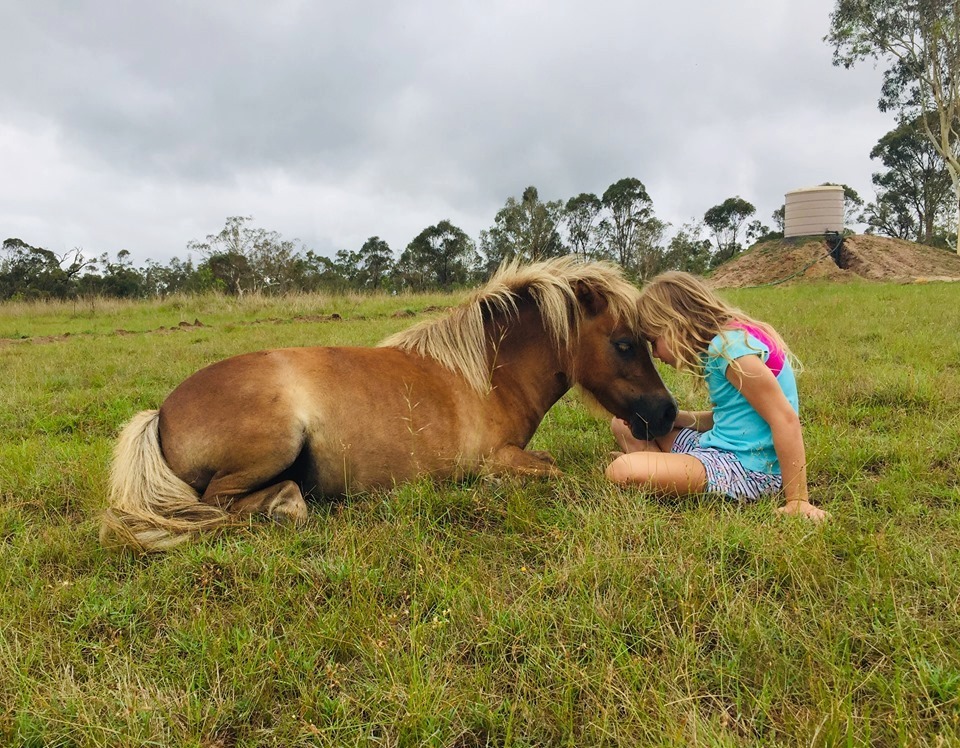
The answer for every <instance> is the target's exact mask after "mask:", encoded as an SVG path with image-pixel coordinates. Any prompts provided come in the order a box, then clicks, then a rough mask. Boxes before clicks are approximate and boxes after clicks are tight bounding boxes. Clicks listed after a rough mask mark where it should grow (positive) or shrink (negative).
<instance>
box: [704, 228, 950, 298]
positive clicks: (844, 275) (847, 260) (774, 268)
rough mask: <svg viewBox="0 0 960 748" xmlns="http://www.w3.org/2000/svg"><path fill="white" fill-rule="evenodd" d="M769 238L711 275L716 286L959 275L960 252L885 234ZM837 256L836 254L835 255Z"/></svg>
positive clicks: (943, 278)
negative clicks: (838, 240)
mask: <svg viewBox="0 0 960 748" xmlns="http://www.w3.org/2000/svg"><path fill="white" fill-rule="evenodd" d="M834 244H835V240H827V239H825V238H823V237H798V238H796V239H773V240H770V241H766V242H761V243H759V244H755V245H754V246H752V247H750V249H748V250H746V251H745V252H743V253H742V254H740V255H737V256H736V257H734V258H733V259H732V260H730V261H729V262H727V263H724V264H723V265H721V266H720V267H719V268H717V269H716V271H714V273H713V275H711V276H710V283H711V284H712V285H713V286H715V287H717V288H743V287H745V286H761V285H766V284H771V283H777V282H783V283H804V282H810V281H849V280H855V279H861V280H872V281H887V282H898V283H916V282H923V281H960V256H958V255H956V254H955V253H953V252H947V251H944V250H942V249H936V248H934V247H927V246H925V245H923V244H914V243H913V242H908V241H904V240H902V239H890V238H888V237H884V236H870V235H867V234H854V235H853V236H847V237H844V240H843V244H842V245H841V246H840V248H839V250H838V251H837V252H835V253H834V255H831V250H832V249H833V248H834ZM834 257H836V259H834Z"/></svg>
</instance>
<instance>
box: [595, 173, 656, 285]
mask: <svg viewBox="0 0 960 748" xmlns="http://www.w3.org/2000/svg"><path fill="white" fill-rule="evenodd" d="M600 200H601V202H602V203H603V207H604V210H605V211H606V215H605V217H604V222H603V229H602V230H603V233H604V236H605V239H606V251H607V254H608V256H609V257H610V258H611V259H613V260H615V261H616V262H618V263H620V266H621V267H622V268H623V269H624V270H626V271H627V272H628V273H633V274H639V270H640V266H641V265H645V264H648V263H645V262H642V261H641V255H642V249H643V248H642V247H641V237H642V236H644V234H649V233H650V232H649V231H645V228H647V224H648V222H649V221H650V220H651V219H653V201H652V200H651V199H650V195H648V194H647V188H646V187H644V185H643V182H641V181H640V180H639V179H636V178H635V177H626V178H624V179H621V180H619V181H617V182H614V183H613V184H611V185H610V186H609V187H607V189H606V190H604V193H603V196H602V197H601V198H600ZM662 229H663V225H662V224H661V226H660V230H661V231H660V233H662Z"/></svg>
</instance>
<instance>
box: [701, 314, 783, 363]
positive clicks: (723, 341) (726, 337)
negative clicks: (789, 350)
mask: <svg viewBox="0 0 960 748" xmlns="http://www.w3.org/2000/svg"><path fill="white" fill-rule="evenodd" d="M707 354H708V357H709V358H710V359H713V360H717V359H720V360H722V361H724V362H726V363H729V362H730V361H733V360H735V359H737V358H740V357H741V356H750V355H753V356H760V358H761V359H762V360H763V361H764V363H766V365H767V367H768V368H769V369H770V370H771V371H773V373H774V375H777V374H779V373H780V371H781V370H782V369H783V365H784V360H785V354H784V351H783V350H781V348H780V347H779V346H778V345H777V344H776V342H775V341H774V340H773V339H772V338H771V337H770V336H769V335H768V334H767V333H766V332H765V331H764V330H763V329H761V328H759V327H757V326H755V325H751V324H747V323H745V322H741V321H739V320H733V321H731V322H730V323H728V324H727V326H726V327H725V328H724V329H722V330H720V332H719V333H718V334H717V335H716V336H714V338H713V340H711V341H710V345H709V346H708V348H707ZM723 368H726V367H725V366H724V367H723Z"/></svg>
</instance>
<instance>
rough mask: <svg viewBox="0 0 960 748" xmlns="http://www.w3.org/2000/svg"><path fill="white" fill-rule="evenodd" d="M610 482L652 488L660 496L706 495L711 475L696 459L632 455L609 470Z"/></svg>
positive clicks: (618, 460) (653, 453) (683, 456)
mask: <svg viewBox="0 0 960 748" xmlns="http://www.w3.org/2000/svg"><path fill="white" fill-rule="evenodd" d="M607 478H608V479H609V480H611V481H613V482H614V483H618V484H620V485H622V486H637V487H639V488H649V489H650V490H652V491H655V492H656V493H660V494H667V495H671V496H686V495H688V494H696V493H703V492H704V491H705V490H706V488H707V471H706V468H704V466H703V463H702V462H700V460H698V459H697V458H696V457H692V456H690V455H686V454H673V453H670V454H664V453H663V452H631V453H629V454H625V455H621V456H620V457H618V458H617V459H615V460H614V461H613V462H611V463H610V464H609V465H608V466H607Z"/></svg>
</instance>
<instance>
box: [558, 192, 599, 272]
mask: <svg viewBox="0 0 960 748" xmlns="http://www.w3.org/2000/svg"><path fill="white" fill-rule="evenodd" d="M601 210H603V203H602V202H601V201H600V198H599V197H597V196H596V195H594V194H593V193H592V192H581V193H580V194H579V195H577V196H576V197H571V198H570V199H569V200H567V204H566V205H565V206H564V207H563V222H564V224H566V227H567V239H568V241H569V243H570V249H571V251H572V252H573V254H575V255H577V256H578V257H580V258H582V259H584V260H586V259H587V258H589V257H591V256H592V255H593V254H594V253H595V252H596V249H597V244H598V242H599V228H600V211H601Z"/></svg>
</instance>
